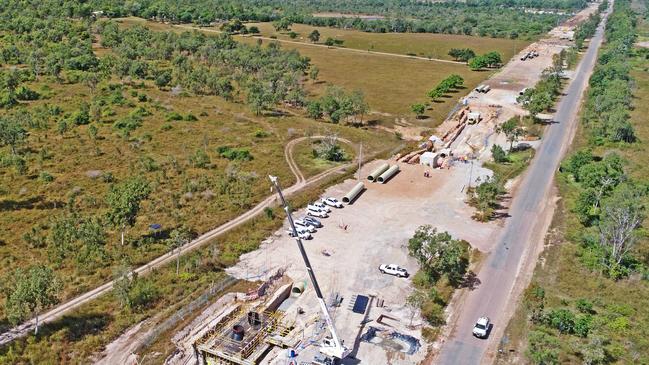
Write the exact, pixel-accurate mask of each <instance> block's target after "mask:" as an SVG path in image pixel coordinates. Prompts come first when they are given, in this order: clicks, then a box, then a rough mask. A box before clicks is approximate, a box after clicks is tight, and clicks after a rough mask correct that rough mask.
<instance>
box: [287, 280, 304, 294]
mask: <svg viewBox="0 0 649 365" xmlns="http://www.w3.org/2000/svg"><path fill="white" fill-rule="evenodd" d="M305 288H306V283H305V282H304V281H300V282H298V283H295V284H293V288H292V289H291V296H292V297H299V296H300V294H302V293H303V292H304V289H305Z"/></svg>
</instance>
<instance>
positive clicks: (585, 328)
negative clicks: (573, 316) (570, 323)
mask: <svg viewBox="0 0 649 365" xmlns="http://www.w3.org/2000/svg"><path fill="white" fill-rule="evenodd" d="M592 321H593V316H591V315H590V314H582V315H580V316H579V317H577V320H576V321H575V334H576V335H577V336H579V337H586V336H588V332H590V327H591V322H592Z"/></svg>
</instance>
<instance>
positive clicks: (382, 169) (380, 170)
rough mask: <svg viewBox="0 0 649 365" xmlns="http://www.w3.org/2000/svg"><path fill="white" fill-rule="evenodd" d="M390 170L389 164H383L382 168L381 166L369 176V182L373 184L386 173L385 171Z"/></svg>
mask: <svg viewBox="0 0 649 365" xmlns="http://www.w3.org/2000/svg"><path fill="white" fill-rule="evenodd" d="M389 168H390V165H389V164H387V163H384V164H382V165H381V166H379V167H378V168H377V169H376V170H374V171H372V173H371V174H369V175H368V176H367V180H369V181H372V182H374V181H376V178H377V177H379V176H380V175H381V174H382V173H384V172H385V170H387V169H389Z"/></svg>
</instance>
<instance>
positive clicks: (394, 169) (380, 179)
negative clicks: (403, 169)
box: [376, 165, 399, 184]
mask: <svg viewBox="0 0 649 365" xmlns="http://www.w3.org/2000/svg"><path fill="white" fill-rule="evenodd" d="M397 172H399V165H394V166H392V167H390V168H389V169H387V170H386V171H385V172H384V173H382V174H381V176H379V177H378V178H377V179H376V181H378V182H380V183H381V184H385V183H386V182H387V181H388V180H390V178H391V177H392V176H394V175H395V174H396V173H397Z"/></svg>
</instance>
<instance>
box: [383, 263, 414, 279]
mask: <svg viewBox="0 0 649 365" xmlns="http://www.w3.org/2000/svg"><path fill="white" fill-rule="evenodd" d="M379 271H381V272H382V273H383V274H388V275H394V276H398V277H400V278H407V277H408V275H410V274H408V271H407V270H406V269H404V268H402V267H400V266H399V265H395V264H389V265H385V264H383V265H381V266H379Z"/></svg>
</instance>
